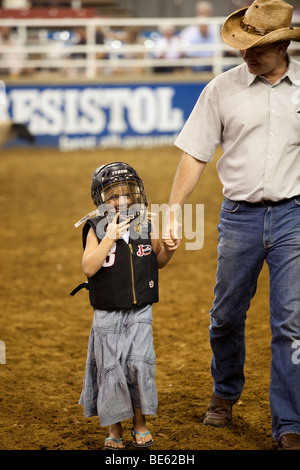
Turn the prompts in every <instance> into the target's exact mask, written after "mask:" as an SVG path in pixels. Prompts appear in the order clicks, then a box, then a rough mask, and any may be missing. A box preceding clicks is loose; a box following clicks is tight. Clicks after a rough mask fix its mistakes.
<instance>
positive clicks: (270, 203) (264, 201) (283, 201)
mask: <svg viewBox="0 0 300 470" xmlns="http://www.w3.org/2000/svg"><path fill="white" fill-rule="evenodd" d="M299 197H300V195H298V196H293V197H290V198H288V199H281V200H280V201H268V200H267V199H262V200H261V201H259V202H248V201H236V202H237V203H238V204H241V205H243V206H249V207H259V206H280V205H281V204H286V203H287V202H290V201H292V200H293V199H295V198H299Z"/></svg>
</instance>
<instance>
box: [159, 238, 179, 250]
mask: <svg viewBox="0 0 300 470" xmlns="http://www.w3.org/2000/svg"><path fill="white" fill-rule="evenodd" d="M179 245H180V241H178V242H177V243H176V242H175V241H174V240H172V238H165V239H163V246H164V250H165V251H174V250H176V249H177V248H178V247H179Z"/></svg>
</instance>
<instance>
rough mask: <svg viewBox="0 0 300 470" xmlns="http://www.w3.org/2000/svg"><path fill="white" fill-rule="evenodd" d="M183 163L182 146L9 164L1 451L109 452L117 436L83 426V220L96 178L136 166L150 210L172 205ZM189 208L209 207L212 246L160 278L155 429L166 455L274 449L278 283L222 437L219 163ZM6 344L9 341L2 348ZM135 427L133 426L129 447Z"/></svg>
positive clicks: (263, 300)
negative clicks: (206, 420)
mask: <svg viewBox="0 0 300 470" xmlns="http://www.w3.org/2000/svg"><path fill="white" fill-rule="evenodd" d="M180 158H181V152H180V151H178V150H177V149H176V148H160V149H151V150H150V149H146V150H134V151H132V150H130V151H129V150H123V151H120V150H112V149H110V150H107V151H103V150H102V151H100V150H99V151H96V150H95V151H88V152H86V151H82V152H79V151H78V152H77V151H76V152H70V153H60V152H59V151H58V150H56V149H54V150H53V149H51V150H49V149H37V148H29V147H27V148H23V149H7V150H4V151H2V152H1V157H0V165H1V171H0V218H1V231H0V252H1V258H0V259H1V281H0V312H1V316H0V340H1V341H2V342H4V344H5V351H6V363H5V364H0V381H1V386H0V387H1V388H0V420H1V439H0V449H1V450H39V449H44V450H98V449H99V450H101V449H102V445H103V440H104V438H105V437H107V428H101V427H100V426H99V421H98V418H96V417H95V418H88V419H86V418H84V417H83V409H82V407H81V406H80V405H78V399H79V396H80V392H81V386H82V380H83V374H84V370H85V361H86V350H87V343H88V337H89V332H90V327H91V323H92V317H93V312H92V309H91V307H90V304H89V301H88V294H87V292H86V291H80V293H78V294H77V295H76V296H75V297H71V296H70V295H69V292H70V291H71V290H72V289H73V288H74V287H75V286H76V285H77V284H78V283H80V282H82V281H83V280H85V278H84V275H83V273H82V271H81V256H82V245H81V229H80V228H78V229H76V228H75V227H74V223H75V222H76V221H77V220H79V219H80V218H81V217H82V216H83V215H85V214H86V213H87V212H89V211H91V210H93V209H94V207H93V205H92V202H91V199H90V178H91V174H92V172H93V170H94V169H95V168H96V167H97V166H99V165H100V164H103V163H107V162H109V161H116V160H118V161H126V162H128V163H129V164H131V165H133V166H134V167H135V168H136V169H137V171H138V173H139V174H140V176H141V177H142V178H143V180H144V184H145V187H146V191H147V195H148V199H149V202H150V203H158V204H162V203H164V202H167V201H168V197H169V193H170V187H171V183H172V180H173V176H174V172H175V169H176V167H177V164H178V162H179V159H180ZM217 158H218V154H217V155H216V159H215V161H214V162H213V163H211V164H209V165H208V167H207V169H206V171H205V173H204V175H203V178H202V183H201V185H199V187H198V188H197V190H196V191H195V192H194V193H193V195H192V196H191V198H190V199H189V201H188V202H189V203H198V204H204V210H205V238H204V246H203V248H202V249H201V250H198V251H187V250H185V240H182V243H181V247H180V249H179V250H178V251H177V252H176V254H175V255H174V257H173V259H172V261H171V262H170V264H169V265H168V266H167V267H166V268H164V269H163V270H161V271H160V302H159V303H158V304H156V305H155V306H154V323H153V330H154V342H155V350H156V355H157V375H156V384H157V389H158V397H159V409H158V414H157V417H156V418H151V417H150V418H149V419H148V424H149V427H150V429H151V431H152V433H153V436H154V438H155V443H156V444H155V446H154V449H156V450H178V449H179V450H272V449H274V448H275V447H276V443H275V442H274V440H273V439H272V435H271V421H270V410H269V402H268V387H269V369H270V329H269V313H268V274H267V271H266V269H265V268H264V270H263V272H262V274H261V277H260V280H259V286H258V291H257V294H256V297H255V298H254V300H253V302H252V305H251V307H250V311H249V313H248V319H247V327H246V341H247V356H246V369H245V373H246V385H245V389H244V392H243V394H242V396H241V399H240V401H239V402H238V403H237V404H236V405H235V407H234V419H233V424H232V425H231V426H230V427H227V428H221V429H215V428H212V427H210V426H204V425H203V423H202V421H203V417H204V414H205V412H206V409H207V406H208V404H209V401H210V397H211V394H212V380H211V375H210V360H211V351H210V346H209V339H208V326H209V310H210V308H211V304H212V300H213V287H214V281H215V269H216V250H217V228H216V226H217V223H218V217H219V209H220V203H221V200H222V192H221V186H220V183H219V180H218V178H217V174H216V169H215V163H216V160H217ZM2 344H3V343H2ZM130 428H131V423H130V422H129V421H128V422H125V423H124V429H125V433H124V437H125V441H127V442H130V434H129V433H130Z"/></svg>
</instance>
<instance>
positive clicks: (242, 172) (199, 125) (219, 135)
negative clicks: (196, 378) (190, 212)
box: [170, 0, 300, 450]
mask: <svg viewBox="0 0 300 470" xmlns="http://www.w3.org/2000/svg"><path fill="white" fill-rule="evenodd" d="M292 12H293V8H292V6H291V5H289V4H287V3H286V2H284V1H282V0H272V1H270V0H255V1H254V2H253V3H252V4H251V6H249V7H248V8H243V9H242V10H239V11H237V12H235V13H233V14H232V15H230V16H229V17H228V18H227V20H226V21H225V23H224V25H223V28H222V38H223V40H224V41H225V42H226V43H227V44H228V45H229V46H231V47H233V48H235V49H239V50H240V52H241V54H242V57H243V59H244V62H245V63H243V64H242V65H239V66H238V67H235V68H234V69H232V70H230V71H227V72H225V73H223V74H221V75H219V76H218V77H216V78H215V79H214V80H212V81H211V82H210V83H209V84H208V85H207V87H206V88H205V89H204V91H203V92H202V93H201V96H200V98H199V100H198V101H197V103H196V105H195V108H194V110H193V111H192V113H191V115H190V117H189V119H188V121H187V123H186V124H185V126H184V128H183V130H182V132H181V133H180V135H179V137H178V138H177V140H176V142H175V144H176V145H177V146H178V147H179V148H181V149H182V150H183V151H184V155H183V158H182V160H181V162H180V164H179V167H178V169H177V173H176V176H175V179H174V183H173V188H172V192H171V198H170V205H171V206H172V205H173V204H176V205H178V204H180V205H181V206H182V205H183V204H184V203H185V201H186V199H187V198H188V196H189V195H190V194H191V192H192V191H193V190H194V188H195V186H196V185H197V183H198V181H199V179H200V176H201V175H202V173H203V171H204V169H205V165H206V163H207V162H208V161H210V160H211V159H212V156H213V154H214V151H215V149H216V147H217V145H219V144H222V147H223V155H222V157H221V159H220V160H219V161H218V164H217V168H218V173H219V177H220V180H221V182H222V184H223V187H224V189H223V192H224V201H223V203H222V209H221V215H220V224H219V226H218V229H219V245H218V253H219V256H218V268H217V278H216V285H215V291H214V294H215V299H214V302H213V307H212V309H211V312H210V315H211V324H210V341H211V347H212V351H213V358H212V364H211V372H212V376H213V379H214V393H213V396H212V400H211V403H210V406H209V408H208V411H207V413H206V416H205V420H204V423H205V424H206V425H212V426H225V425H227V424H230V422H231V418H232V406H233V405H234V403H235V402H236V401H237V400H238V398H239V396H240V395H241V393H242V389H243V385H244V380H245V379H244V360H245V336H244V330H245V318H246V312H247V310H248V308H249V305H250V301H251V298H252V297H253V295H254V293H255V290H256V284H257V279H258V275H259V273H260V271H261V268H262V265H263V263H264V261H266V262H267V264H268V267H269V276H270V321H271V330H272V343H271V350H272V364H271V379H270V406H271V414H272V433H273V437H274V439H275V440H276V441H277V442H278V446H279V448H280V449H297V450H299V449H300V364H299V361H298V360H295V347H296V348H298V349H299V345H300V64H299V63H298V62H297V61H295V60H292V59H291V58H290V57H289V56H288V54H287V52H286V49H287V47H288V45H289V41H290V40H296V41H300V28H291V20H292ZM174 207H175V206H174ZM170 233H171V236H172V238H173V242H174V243H175V246H174V248H176V246H177V245H178V240H177V239H176V238H178V237H176V233H175V224H174V222H173V221H172V220H171V227H170Z"/></svg>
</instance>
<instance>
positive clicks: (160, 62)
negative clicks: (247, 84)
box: [0, 17, 300, 79]
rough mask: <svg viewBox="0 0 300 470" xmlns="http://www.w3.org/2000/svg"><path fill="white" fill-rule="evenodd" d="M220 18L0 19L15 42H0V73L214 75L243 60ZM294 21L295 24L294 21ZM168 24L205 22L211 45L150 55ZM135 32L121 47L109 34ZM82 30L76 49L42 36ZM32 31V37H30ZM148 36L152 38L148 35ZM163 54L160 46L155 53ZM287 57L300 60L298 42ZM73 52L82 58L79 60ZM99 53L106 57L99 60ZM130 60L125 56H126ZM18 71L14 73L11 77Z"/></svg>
mask: <svg viewBox="0 0 300 470" xmlns="http://www.w3.org/2000/svg"><path fill="white" fill-rule="evenodd" d="M224 19H225V18H223V17H213V18H205V19H203V18H100V17H97V18H80V19H79V18H72V19H62V18H57V19H43V18H41V19H33V18H28V19H19V18H18V19H0V28H3V27H11V28H14V29H15V30H16V37H17V38H18V41H17V42H16V43H15V44H14V43H12V44H1V42H0V75H2V73H4V71H7V70H11V74H12V75H14V70H21V69H23V70H24V69H36V70H39V71H43V70H45V71H49V70H63V69H70V68H72V69H73V70H77V71H79V70H80V73H81V74H83V75H84V76H85V77H86V78H88V79H95V78H96V77H97V78H98V77H99V75H98V72H99V70H102V71H104V73H106V74H110V73H113V71H114V70H115V69H122V70H124V71H125V70H131V71H132V70H135V69H137V68H139V69H143V70H145V71H151V70H153V69H154V68H155V67H166V68H170V67H173V68H174V67H175V68H176V69H177V70H182V69H184V68H190V69H193V70H195V69H196V70H197V68H199V67H201V66H209V67H211V72H212V74H213V75H218V74H219V73H221V72H222V71H223V70H225V69H228V68H231V67H233V66H235V65H237V64H239V63H241V62H242V60H241V58H240V56H239V54H238V51H236V52H235V51H234V50H233V49H231V48H229V47H228V46H227V45H226V44H224V42H223V41H222V40H221V38H220V29H221V25H222V24H223V22H224ZM294 23H297V24H298V23H300V18H299V17H296V18H295V19H294ZM166 24H168V25H172V26H173V27H174V28H175V30H177V31H178V30H179V31H180V30H182V29H183V28H184V27H186V26H190V25H201V24H208V25H212V26H213V27H214V28H215V36H214V41H213V43H211V44H197V45H191V44H189V43H188V42H187V41H183V40H182V41H180V42H179V44H178V45H176V46H173V47H172V48H171V47H170V46H168V47H167V48H166V49H167V51H169V52H170V50H174V51H176V52H178V53H180V54H181V57H179V58H176V59H164V58H157V57H155V53H156V52H157V47H156V42H155V40H154V39H153V38H152V36H153V34H157V31H158V30H159V28H160V27H162V26H164V25H166ZM131 27H133V28H139V29H140V30H141V31H142V32H148V33H149V32H150V35H149V34H148V35H147V34H144V35H142V36H141V38H142V39H140V40H139V42H138V43H135V44H125V43H124V42H122V40H119V41H118V40H116V39H112V38H110V34H109V33H108V34H106V32H107V31H109V32H111V31H112V30H113V31H116V30H118V29H119V30H122V29H125V28H131ZM76 28H84V29H85V31H86V44H82V45H76V44H74V43H72V42H70V41H69V42H68V41H65V40H64V39H63V35H62V36H61V39H60V40H59V41H53V40H50V39H49V38H48V36H47V32H48V31H49V30H56V31H58V30H60V31H61V32H68V31H72V30H73V29H76ZM97 30H101V31H104V33H105V40H104V43H103V44H96V32H97ZM33 33H34V34H33ZM151 34H152V36H151ZM159 51H160V52H162V51H163V49H162V48H160V49H159ZM289 51H290V53H291V54H292V55H293V56H294V57H295V58H297V59H298V60H300V42H299V43H297V42H292V43H291V45H290V48H289ZM201 52H202V53H203V52H206V53H207V52H210V56H209V57H189V55H191V53H193V54H199V53H201ZM74 54H75V55H76V54H80V55H83V57H82V58H78V57H74ZM99 55H102V56H105V58H103V57H102V58H101V57H100V58H99ZM128 56H130V57H128ZM17 74H18V73H17V72H16V75H17Z"/></svg>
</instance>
